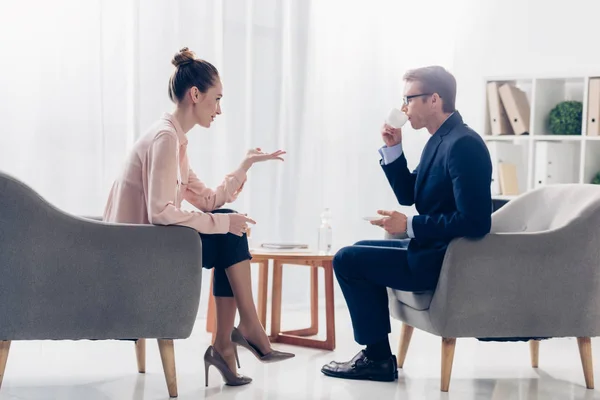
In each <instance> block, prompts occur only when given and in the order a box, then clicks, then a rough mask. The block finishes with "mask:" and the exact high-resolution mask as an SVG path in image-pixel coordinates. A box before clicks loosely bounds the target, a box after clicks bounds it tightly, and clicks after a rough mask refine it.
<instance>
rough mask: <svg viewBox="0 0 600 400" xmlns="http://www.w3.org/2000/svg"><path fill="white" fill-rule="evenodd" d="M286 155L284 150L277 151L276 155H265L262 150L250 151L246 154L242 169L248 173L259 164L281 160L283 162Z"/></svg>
mask: <svg viewBox="0 0 600 400" xmlns="http://www.w3.org/2000/svg"><path fill="white" fill-rule="evenodd" d="M284 154H286V153H285V151H283V150H277V151H276V152H274V153H263V152H262V151H261V149H260V148H258V147H257V148H256V149H250V150H248V152H247V153H246V158H245V159H244V161H242V168H243V169H244V170H245V171H246V172H248V170H249V169H250V167H251V166H252V165H253V164H254V163H257V162H263V161H270V160H280V161H283V157H281V156H282V155H284Z"/></svg>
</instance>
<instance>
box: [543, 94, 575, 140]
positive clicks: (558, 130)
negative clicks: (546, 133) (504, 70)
mask: <svg viewBox="0 0 600 400" xmlns="http://www.w3.org/2000/svg"><path fill="white" fill-rule="evenodd" d="M582 115H583V103H582V102H580V101H572V100H569V101H563V102H561V103H558V104H557V105H556V107H554V108H553V109H552V111H550V117H549V121H548V127H549V128H550V133H552V134H553V135H581V120H582Z"/></svg>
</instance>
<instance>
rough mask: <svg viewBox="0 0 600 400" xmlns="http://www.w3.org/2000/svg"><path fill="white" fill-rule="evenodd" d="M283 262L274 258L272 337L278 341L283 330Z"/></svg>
mask: <svg viewBox="0 0 600 400" xmlns="http://www.w3.org/2000/svg"><path fill="white" fill-rule="evenodd" d="M282 266H283V264H282V263H281V262H279V261H277V260H273V289H272V293H271V295H272V296H273V297H272V299H271V337H270V339H271V340H272V341H277V338H278V337H279V334H280V332H281V286H282V283H283V268H282Z"/></svg>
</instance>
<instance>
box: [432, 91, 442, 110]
mask: <svg viewBox="0 0 600 400" xmlns="http://www.w3.org/2000/svg"><path fill="white" fill-rule="evenodd" d="M431 105H432V106H435V107H439V108H441V107H442V98H441V97H440V95H439V94H437V93H434V94H433V95H432V96H431Z"/></svg>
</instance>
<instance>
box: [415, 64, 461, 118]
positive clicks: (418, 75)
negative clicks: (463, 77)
mask: <svg viewBox="0 0 600 400" xmlns="http://www.w3.org/2000/svg"><path fill="white" fill-rule="evenodd" d="M403 79H404V80H405V81H407V82H419V83H420V84H421V90H422V92H423V93H432V94H433V93H437V94H438V96H440V97H441V98H442V104H443V107H442V110H443V111H444V112H446V113H450V112H454V111H455V109H456V108H455V104H456V79H455V78H454V76H453V75H452V74H451V73H450V72H448V71H446V69H444V68H443V67H440V66H437V65H433V66H430V67H423V68H417V69H413V70H410V71H408V72H406V73H405V74H404V77H403Z"/></svg>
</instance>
